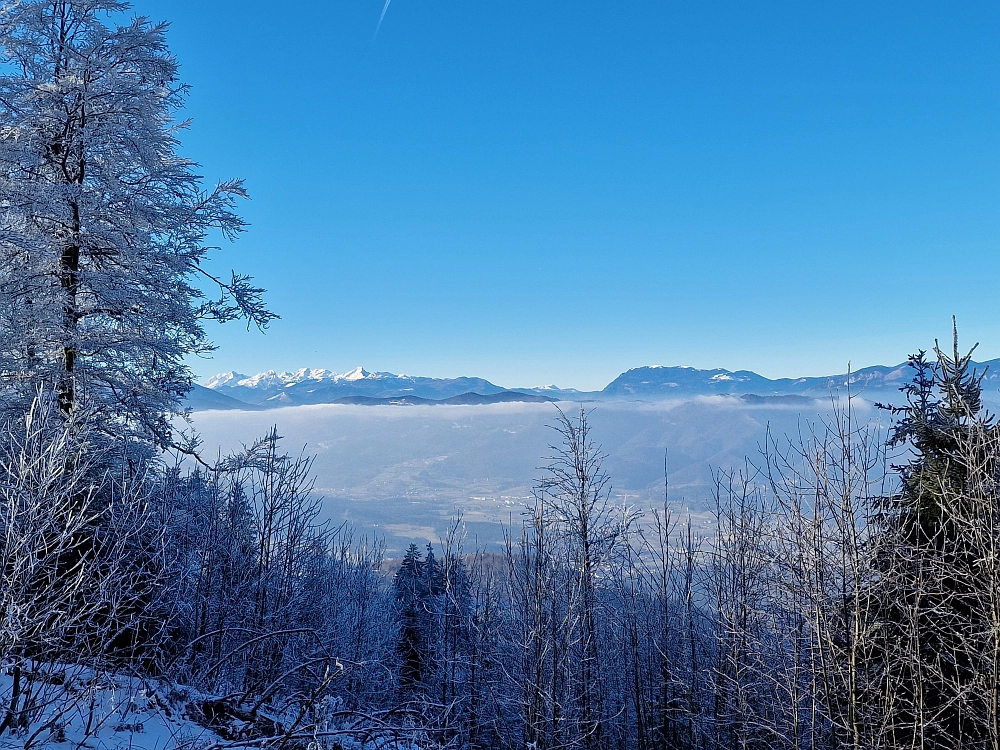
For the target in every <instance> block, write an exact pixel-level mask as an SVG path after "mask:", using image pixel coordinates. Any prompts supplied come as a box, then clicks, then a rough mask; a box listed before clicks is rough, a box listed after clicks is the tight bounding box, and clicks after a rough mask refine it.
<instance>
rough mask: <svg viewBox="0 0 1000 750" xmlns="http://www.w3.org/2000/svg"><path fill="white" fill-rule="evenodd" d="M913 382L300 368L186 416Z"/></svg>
mask: <svg viewBox="0 0 1000 750" xmlns="http://www.w3.org/2000/svg"><path fill="white" fill-rule="evenodd" d="M986 368H988V371H987V375H986V379H985V383H984V384H985V385H986V390H987V395H990V394H991V393H992V392H995V391H997V387H998V386H1000V359H998V360H992V361H989V362H983V363H981V364H979V365H977V369H978V370H979V371H980V372H982V371H983V370H984V369H986ZM911 374H912V371H911V369H910V367H909V366H908V365H906V364H900V365H893V366H883V365H876V366H874V367H866V368H864V369H861V370H857V371H854V372H851V373H849V374H848V373H843V374H839V375H828V376H821V377H805V378H779V379H775V380H772V379H770V378H766V377H764V376H763V375H758V374H757V373H755V372H752V371H750V370H737V371H730V370H723V369H715V370H699V369H697V368H694V367H664V366H661V365H649V366H646V367H637V368H634V369H631V370H628V371H627V372H624V373H622V374H621V375H619V376H618V377H617V378H615V379H614V380H613V381H612V382H611V383H609V384H608V385H607V386H606V387H605V388H604V389H603V390H600V391H578V390H574V389H572V388H558V387H557V386H554V385H547V386H535V387H531V388H516V389H507V388H503V387H502V386H499V385H496V384H494V383H491V382H490V381H488V380H484V379H483V378H473V377H461V378H428V377H418V376H412V375H396V374H393V373H391V372H369V371H368V370H365V369H364V368H362V367H357V368H355V369H353V370H351V371H350V372H346V373H335V372H332V371H330V370H322V369H311V368H308V367H306V368H302V369H301V370H296V371H294V372H275V371H274V370H268V371H267V372H261V373H258V374H256V375H249V376H248V375H242V374H240V373H237V372H226V373H221V374H219V375H215V376H214V377H211V378H209V379H208V380H207V381H205V383H204V386H203V387H196V388H195V390H194V391H193V392H192V393H191V395H190V396H189V399H188V402H189V404H190V405H191V406H192V408H194V409H196V410H200V409H227V408H228V409H239V408H255V409H260V408H273V407H279V406H295V405H300V404H330V403H353V404H387V403H395V404H414V403H466V404H469V403H496V402H500V401H558V400H587V401H604V400H620V399H626V400H638V401H661V400H664V399H670V398H689V397H692V396H713V395H731V396H740V397H744V398H745V400H748V401H751V402H759V401H760V400H765V401H766V400H770V399H788V398H790V397H802V398H826V397H828V396H829V395H830V394H831V393H839V394H841V395H843V394H845V393H847V392H848V391H849V392H850V393H853V394H856V395H861V396H863V397H866V398H869V399H872V398H878V399H891V398H894V397H895V396H897V395H898V394H899V388H900V386H902V385H903V384H904V383H906V382H907V381H908V380H909V379H910V376H911Z"/></svg>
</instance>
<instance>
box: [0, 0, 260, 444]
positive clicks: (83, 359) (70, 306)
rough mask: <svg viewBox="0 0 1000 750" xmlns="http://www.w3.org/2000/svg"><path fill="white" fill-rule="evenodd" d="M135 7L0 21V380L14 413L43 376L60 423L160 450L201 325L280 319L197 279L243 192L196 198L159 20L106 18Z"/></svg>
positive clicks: (209, 279)
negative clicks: (64, 418)
mask: <svg viewBox="0 0 1000 750" xmlns="http://www.w3.org/2000/svg"><path fill="white" fill-rule="evenodd" d="M128 8H129V6H128V4H127V3H124V2H119V0H58V1H57V0H47V1H46V2H39V1H35V2H31V1H26V2H18V3H10V4H8V5H6V7H4V8H3V10H2V13H0V375H2V378H3V380H4V381H5V384H6V387H5V388H4V392H3V396H4V398H5V400H6V401H7V404H8V406H11V405H14V404H18V402H20V401H21V400H22V399H23V398H24V396H23V394H29V395H30V394H33V393H35V390H36V388H37V384H38V383H39V382H44V383H48V384H49V385H50V386H51V387H53V388H55V389H56V390H57V392H58V394H59V407H60V409H61V411H62V412H63V413H64V414H65V415H69V414H71V413H75V414H76V416H77V419H78V420H79V418H80V417H81V416H87V417H88V418H89V419H90V420H93V421H94V422H95V423H96V424H98V425H102V426H103V427H104V428H105V429H106V430H108V431H110V432H114V433H115V434H118V435H123V434H124V435H130V436H133V437H136V438H139V439H140V440H141V441H142V442H144V443H146V444H153V445H160V446H162V445H165V444H168V443H169V442H170V428H169V421H168V420H169V417H170V415H172V414H175V413H177V412H178V411H179V410H180V399H181V398H182V397H183V395H184V394H185V393H186V392H187V391H188V390H189V389H190V387H191V383H192V375H191V372H190V370H189V369H188V367H187V366H186V365H185V363H184V357H185V356H186V355H189V354H197V353H203V352H206V351H208V350H210V349H211V348H212V346H211V343H210V342H209V341H208V340H207V338H206V335H205V331H204V329H203V322H204V321H205V320H206V319H214V320H218V321H228V320H233V319H238V318H243V319H246V320H247V321H248V324H256V325H257V326H260V327H264V326H266V325H267V324H268V322H269V321H270V320H271V319H272V318H273V317H275V316H274V315H273V314H272V313H270V312H268V311H267V310H266V308H265V307H264V306H263V304H262V300H261V293H262V290H260V289H258V288H255V287H254V286H253V285H252V284H251V283H250V282H251V280H250V279H249V277H246V276H240V275H237V274H236V273H233V274H232V277H231V278H230V279H222V278H217V277H214V276H212V275H211V274H210V273H209V272H208V271H207V270H206V267H205V261H206V258H207V254H208V251H209V250H210V248H209V247H208V246H207V244H206V242H207V240H208V238H209V236H210V234H212V233H216V234H221V235H222V236H224V237H226V238H229V239H232V238H234V237H235V235H237V234H238V233H239V232H240V231H241V230H242V228H243V226H244V223H243V221H242V220H241V219H240V218H239V217H238V216H237V215H236V213H234V210H233V208H234V201H235V200H236V199H237V198H241V197H245V195H246V193H245V191H244V188H243V184H242V182H241V181H239V180H233V181H228V182H223V183H220V184H219V185H217V186H216V187H215V188H214V189H211V190H207V191H206V190H204V189H203V187H202V181H201V178H200V177H199V175H197V174H196V173H195V171H194V170H195V167H196V165H195V164H194V163H193V162H191V161H190V160H187V159H185V158H183V157H181V156H179V155H178V153H177V151H178V145H179V142H178V134H179V132H180V130H182V129H183V128H184V127H185V126H186V125H187V123H186V122H182V121H178V120H177V119H175V115H176V114H177V112H178V110H179V109H180V107H181V106H182V104H183V100H184V97H185V93H186V87H185V86H184V85H183V84H181V83H179V82H178V77H177V63H176V61H175V59H174V58H173V57H172V56H171V54H170V52H169V51H168V49H167V44H166V39H165V32H166V24H163V23H160V24H153V23H150V22H149V21H148V20H147V19H144V18H137V19H134V20H131V21H128V22H125V23H123V24H121V23H118V22H116V19H121V18H122V15H121V14H122V13H123V12H125V11H127V10H128ZM206 287H210V288H213V289H216V290H217V291H218V297H215V292H212V296H211V297H210V296H208V295H207V294H206V292H205V291H204V289H205V288H206ZM18 405H19V404H18Z"/></svg>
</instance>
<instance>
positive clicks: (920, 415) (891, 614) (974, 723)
mask: <svg viewBox="0 0 1000 750" xmlns="http://www.w3.org/2000/svg"><path fill="white" fill-rule="evenodd" d="M934 352H935V355H936V361H928V359H927V357H926V355H925V353H924V352H920V353H918V354H917V355H914V356H913V357H911V358H910V364H911V366H912V367H913V368H914V370H915V376H914V379H913V382H912V383H911V384H909V385H908V386H906V387H905V388H904V392H905V393H906V395H907V400H908V405H907V406H906V407H905V408H904V409H902V410H901V413H902V419H901V420H900V421H899V423H898V424H897V425H896V427H895V430H894V431H893V433H892V435H891V438H890V444H891V445H893V446H901V447H906V448H908V449H909V451H910V452H911V458H910V460H909V461H908V462H907V463H906V464H905V465H902V466H900V467H897V469H898V473H899V478H900V486H899V491H898V492H896V493H894V494H892V495H891V496H890V497H887V498H886V500H885V507H884V516H883V523H884V531H885V536H884V538H883V540H882V544H881V549H880V555H879V560H878V565H879V568H878V569H879V571H880V573H881V576H882V577H881V584H882V586H881V588H878V589H877V594H876V598H877V603H878V606H877V609H876V611H877V612H878V613H879V615H880V617H881V618H882V620H883V622H884V640H883V643H882V648H883V650H884V651H883V653H882V661H883V663H884V664H885V665H886V674H885V676H884V679H883V685H884V686H886V687H885V688H884V689H888V690H891V691H894V700H893V701H891V709H890V715H889V716H888V717H887V719H888V722H887V724H888V726H890V727H891V728H892V729H891V737H892V740H893V742H894V744H897V745H899V746H911V745H913V746H921V747H924V748H957V747H979V746H983V743H985V742H986V739H987V737H988V736H989V735H990V732H991V723H992V722H993V721H995V717H991V714H992V713H993V712H992V709H991V702H992V699H991V696H989V695H987V694H984V692H985V691H984V689H983V687H984V683H983V680H984V670H985V671H986V672H988V671H990V670H992V665H991V663H990V658H989V654H990V650H991V647H992V644H991V638H992V635H995V634H994V632H993V631H994V630H995V628H994V627H993V623H991V622H990V618H991V616H992V613H991V611H990V610H991V607H992V599H993V593H994V592H993V588H994V586H995V582H994V581H993V580H992V575H991V574H990V573H989V570H988V568H987V567H986V566H984V561H985V560H988V559H990V557H991V555H992V554H993V552H994V551H995V549H994V548H995V543H996V539H995V529H996V522H997V516H998V506H997V496H996V492H995V490H994V484H995V479H996V477H997V469H998V460H997V450H996V446H997V442H996V434H995V433H996V428H995V425H994V423H993V418H992V416H991V415H990V414H989V413H988V412H986V411H985V409H984V408H983V401H982V378H983V375H984V374H985V373H977V372H976V371H975V370H974V369H972V368H971V356H972V351H970V352H969V353H967V354H964V355H962V354H960V353H959V350H958V338H957V334H956V336H955V341H954V348H953V352H952V353H951V354H946V353H945V352H943V351H941V350H940V349H939V348H938V347H935V350H934ZM901 647H902V650H903V651H904V652H905V653H906V656H905V658H902V657H900V656H899V653H900V650H901Z"/></svg>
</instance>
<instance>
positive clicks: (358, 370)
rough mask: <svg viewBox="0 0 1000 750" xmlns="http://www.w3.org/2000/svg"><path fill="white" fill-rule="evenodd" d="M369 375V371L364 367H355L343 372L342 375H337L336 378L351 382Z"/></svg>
mask: <svg viewBox="0 0 1000 750" xmlns="http://www.w3.org/2000/svg"><path fill="white" fill-rule="evenodd" d="M370 375H371V373H370V372H368V370H366V369H365V368H364V367H355V368H354V369H353V370H351V371H350V372H345V373H344V374H343V375H339V376H338V378H339V379H340V380H346V381H347V382H349V383H352V382H354V381H355V380H364V379H365V378H367V377H368V376H370Z"/></svg>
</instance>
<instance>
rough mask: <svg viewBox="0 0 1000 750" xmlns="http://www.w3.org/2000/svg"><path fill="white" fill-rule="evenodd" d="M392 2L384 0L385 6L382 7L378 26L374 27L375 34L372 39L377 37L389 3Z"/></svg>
mask: <svg viewBox="0 0 1000 750" xmlns="http://www.w3.org/2000/svg"><path fill="white" fill-rule="evenodd" d="M391 2H392V0H385V5H383V6H382V15H381V16H379V17H378V26H376V27H375V33H374V34H373V35H372V39H374V38H375V37H377V36H378V30H379V29H381V28H382V20H383V19H384V18H385V12H386V11H387V10H389V3H391Z"/></svg>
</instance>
